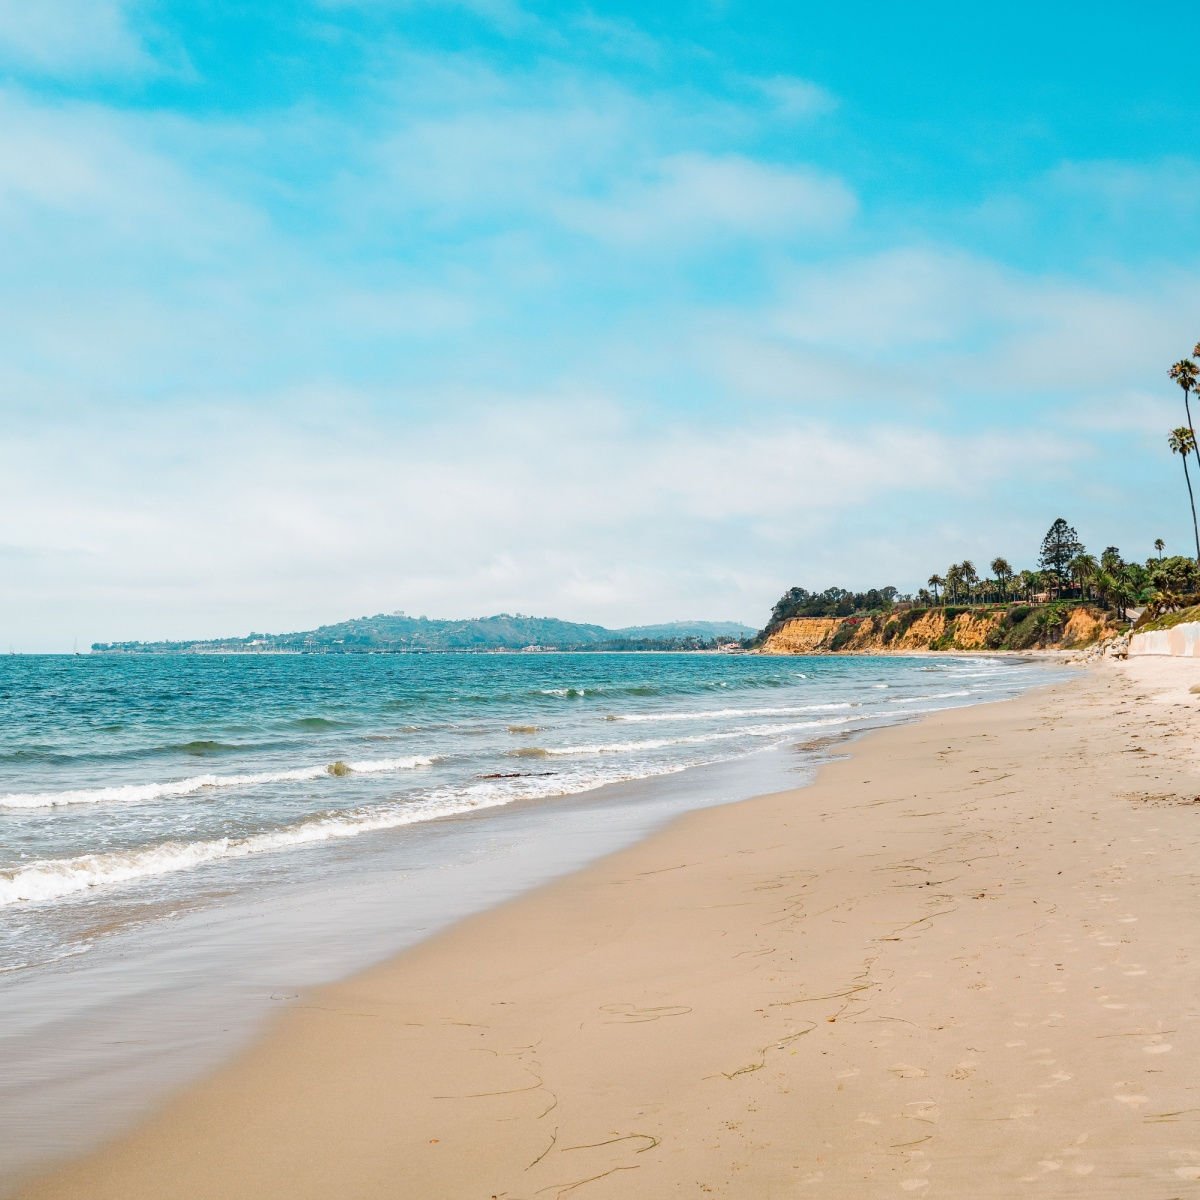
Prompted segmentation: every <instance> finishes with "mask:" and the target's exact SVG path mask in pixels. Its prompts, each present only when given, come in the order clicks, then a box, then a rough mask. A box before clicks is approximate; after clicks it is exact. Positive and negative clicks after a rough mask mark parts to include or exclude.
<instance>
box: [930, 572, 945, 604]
mask: <svg viewBox="0 0 1200 1200" xmlns="http://www.w3.org/2000/svg"><path fill="white" fill-rule="evenodd" d="M925 582H926V583H927V584H928V585H929V586H930V587H931V588H933V602H934V604H936V603H937V602H938V588H940V587H945V586H946V581H945V580H944V579H943V578H942V577H941V576H940V575H930V577H929V578H928V579H927V580H925Z"/></svg>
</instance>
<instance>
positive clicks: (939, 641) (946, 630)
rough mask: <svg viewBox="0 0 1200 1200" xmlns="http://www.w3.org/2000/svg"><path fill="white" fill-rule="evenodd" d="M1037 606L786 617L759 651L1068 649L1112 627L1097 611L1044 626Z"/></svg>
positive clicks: (1075, 611) (1103, 634)
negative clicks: (993, 609)
mask: <svg viewBox="0 0 1200 1200" xmlns="http://www.w3.org/2000/svg"><path fill="white" fill-rule="evenodd" d="M1038 612H1039V610H1038V609H1024V608H1016V609H1012V608H1007V609H997V610H995V611H991V612H979V611H974V610H972V611H957V612H956V611H955V610H954V609H953V608H929V609H910V610H908V611H905V612H900V613H879V614H875V615H870V616H857V617H789V618H788V619H786V620H785V621H782V622H781V623H780V624H779V625H778V627H777V628H775V629H773V630H771V631H770V632H769V633H768V634H767V636H766V637H765V638H764V639H763V642H762V644H761V645H760V646H759V647H758V650H759V652H760V653H762V654H835V653H848V654H888V653H894V652H898V651H914V650H917V651H920V650H1029V649H1040V648H1045V647H1053V648H1056V649H1065V650H1073V649H1078V648H1081V647H1084V646H1090V645H1093V644H1094V643H1096V642H1099V641H1103V640H1104V639H1105V638H1108V637H1112V636H1114V635H1115V634H1116V632H1117V630H1116V628H1115V626H1113V625H1112V623H1111V619H1110V618H1109V617H1108V616H1107V615H1106V614H1104V613H1102V612H1099V611H1098V610H1095V609H1092V608H1088V607H1080V608H1075V609H1073V610H1072V611H1071V613H1070V615H1069V616H1068V617H1067V618H1066V621H1065V623H1064V624H1063V625H1062V626H1061V627H1057V628H1048V627H1046V626H1045V625H1044V623H1042V622H1039V620H1038Z"/></svg>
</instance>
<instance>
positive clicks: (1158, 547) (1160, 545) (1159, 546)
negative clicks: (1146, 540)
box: [1154, 538, 1167, 562]
mask: <svg viewBox="0 0 1200 1200" xmlns="http://www.w3.org/2000/svg"><path fill="white" fill-rule="evenodd" d="M1166 548H1167V543H1166V542H1164V541H1163V540H1162V538H1155V539H1154V550H1155V553H1156V554H1157V555H1158V558H1159V561H1160V562H1161V561H1162V556H1163V551H1164V550H1165V549H1166Z"/></svg>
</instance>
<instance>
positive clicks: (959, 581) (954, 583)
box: [946, 563, 963, 602]
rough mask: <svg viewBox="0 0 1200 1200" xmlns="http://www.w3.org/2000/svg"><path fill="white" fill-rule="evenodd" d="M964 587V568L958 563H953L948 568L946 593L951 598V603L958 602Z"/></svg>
mask: <svg viewBox="0 0 1200 1200" xmlns="http://www.w3.org/2000/svg"><path fill="white" fill-rule="evenodd" d="M962 585H963V574H962V567H961V566H959V564H958V563H951V564H950V565H949V567H947V568H946V591H947V593H948V594H949V596H950V600H951V602H954V601H957V600H958V593H959V589H960V588H961V587H962Z"/></svg>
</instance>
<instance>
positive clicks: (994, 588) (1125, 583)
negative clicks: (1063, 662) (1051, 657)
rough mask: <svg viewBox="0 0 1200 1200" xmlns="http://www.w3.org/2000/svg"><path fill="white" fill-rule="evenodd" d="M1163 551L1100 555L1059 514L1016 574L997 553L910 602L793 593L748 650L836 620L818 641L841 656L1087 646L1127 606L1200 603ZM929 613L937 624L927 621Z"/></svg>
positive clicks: (960, 566)
mask: <svg viewBox="0 0 1200 1200" xmlns="http://www.w3.org/2000/svg"><path fill="white" fill-rule="evenodd" d="M1165 548H1166V547H1165V543H1164V542H1163V540H1162V539H1161V538H1159V539H1157V540H1156V541H1155V544H1154V549H1155V555H1154V556H1151V557H1149V558H1147V559H1146V560H1145V562H1144V563H1143V562H1136V561H1126V560H1125V558H1124V557H1123V556H1122V554H1121V552H1120V550H1119V549H1118V548H1117V547H1116V546H1107V547H1105V549H1104V550H1103V551H1101V553H1100V555H1099V556H1098V557H1097V556H1095V555H1093V554H1090V553H1089V552H1088V550H1087V548H1086V547H1085V546H1084V545H1083V543H1082V542H1081V541H1080V540H1079V535H1078V533H1077V532H1076V530H1075V529H1074V528H1073V527H1072V526H1071V525H1070V524H1069V523H1068V522H1067V521H1066V519H1065V518H1063V517H1058V518H1056V519H1055V521H1054V522H1053V524H1051V526H1050V528H1049V529H1048V530H1047V531H1046V534H1045V536H1044V537H1043V538H1042V541H1041V545H1040V547H1039V550H1038V555H1037V560H1036V563H1037V565H1036V566H1035V567H1031V568H1028V569H1023V570H1015V569H1014V568H1013V567H1012V565H1011V564H1010V563H1009V560H1008V559H1007V558H1004V557H1002V556H997V557H995V558H993V559H992V560H991V562H990V564H989V568H990V573H989V574H988V575H985V576H981V575H980V573H979V571H978V570H977V569H976V567H975V564H974V563H973V562H971V561H970V560H969V559H966V560H964V561H962V562H958V563H952V564H951V565H950V566H949V567H948V568H946V570H945V572H944V573H935V574H932V575H930V576H929V579H928V582H927V586H926V587H923V588H920V589H918V591H917V592H916V593H915V594H911V595H903V594H901V593H900V592H899V590H898V589H897V588H895V587H890V586H888V587H879V588H869V589H867V590H865V591H860V592H851V591H848V590H847V589H845V588H839V587H831V588H826V589H825V590H824V591H821V592H811V591H808V590H807V589H806V588H802V587H794V588H790V589H789V590H788V591H786V592H785V593H784V594H783V596H781V597H780V599H779V600H778V601H777V603H776V604H775V607H774V608H773V609H772V610H771V619H770V620H769V621H768V623H767V625H766V627H765V628H764V629H763V630H762V631H761V632H760V633H759V634H758V636H757V637H756V638H754V639H753V640H752V641H751V642H750V643H749V644H750V645H752V646H755V647H762V646H766V645H767V644H768V643H772V644H774V645H776V646H780V645H783V644H784V643H785V642H786V641H787V639H782V640H781V639H780V638H779V637H778V636H777V635H778V634H779V633H780V631H781V630H782V629H783V628H784V627H785V626H786V625H787V624H788V622H789V621H791V620H793V619H794V618H797V617H807V618H825V619H833V620H836V621H838V622H840V625H839V627H838V628H836V629H832V628H831V629H830V631H829V632H828V636H825V634H823V633H817V632H815V631H814V634H813V636H816V637H818V640H819V642H820V647H819V648H820V649H825V650H835V651H836V650H846V649H871V648H875V649H880V648H882V649H889V648H897V647H901V646H903V647H904V648H909V649H915V648H919V647H927V648H930V649H954V648H958V649H967V648H981V649H993V650H1002V649H1003V650H1027V649H1031V648H1033V647H1038V646H1057V645H1064V644H1084V642H1085V641H1086V640H1088V639H1091V640H1095V638H1097V637H1100V636H1103V635H1104V634H1105V633H1106V632H1107V633H1111V632H1115V630H1116V629H1117V628H1118V627H1119V626H1120V625H1121V624H1122V623H1124V622H1125V621H1126V620H1127V617H1128V614H1129V610H1130V609H1131V608H1137V609H1139V610H1141V611H1143V612H1144V613H1145V614H1146V615H1147V618H1148V619H1153V618H1154V617H1157V616H1159V615H1160V614H1164V613H1170V612H1175V611H1179V610H1181V609H1184V608H1186V607H1188V606H1189V605H1192V604H1195V603H1197V602H1200V567H1198V566H1197V563H1196V561H1195V560H1194V559H1192V558H1189V557H1184V556H1183V555H1173V556H1171V557H1164V556H1163V551H1164V550H1165ZM1077 613H1078V614H1079V616H1078V617H1077V616H1076V614H1077ZM933 614H936V619H933V620H931V619H930V618H931V615H933ZM794 640H795V639H794V638H793V641H794ZM802 640H803V639H801V641H802ZM797 644H801V643H800V642H798V643H797Z"/></svg>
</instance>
